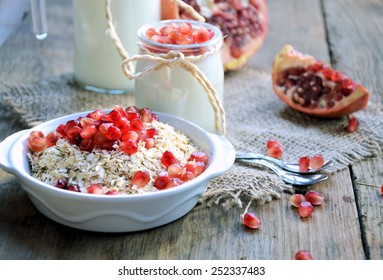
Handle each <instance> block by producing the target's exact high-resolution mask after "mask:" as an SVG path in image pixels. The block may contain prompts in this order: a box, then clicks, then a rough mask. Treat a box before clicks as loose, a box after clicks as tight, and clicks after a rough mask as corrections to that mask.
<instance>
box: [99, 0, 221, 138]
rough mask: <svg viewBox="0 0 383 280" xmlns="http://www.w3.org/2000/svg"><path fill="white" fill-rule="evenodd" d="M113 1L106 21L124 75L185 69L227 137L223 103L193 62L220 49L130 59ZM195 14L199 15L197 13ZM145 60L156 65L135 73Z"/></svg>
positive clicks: (136, 77) (132, 57) (140, 74)
mask: <svg viewBox="0 0 383 280" xmlns="http://www.w3.org/2000/svg"><path fill="white" fill-rule="evenodd" d="M111 1H112V0H106V7H105V10H106V19H107V23H108V27H109V35H110V37H111V39H112V41H113V43H114V45H115V46H116V48H117V51H118V53H119V55H120V56H121V58H122V70H123V73H124V75H125V76H126V77H128V78H129V79H140V78H142V77H143V76H145V75H147V74H149V73H152V72H154V71H157V70H159V69H162V68H164V67H174V66H179V67H181V68H183V69H184V70H186V71H188V72H189V73H191V74H192V75H193V76H194V77H195V78H196V80H197V81H198V82H199V84H200V85H201V86H202V87H203V88H204V89H205V91H206V93H207V96H208V99H209V102H210V104H211V105H212V108H213V110H214V118H215V129H216V130H217V132H219V133H221V134H222V135H225V134H226V117H225V110H224V108H223V106H222V104H221V101H220V100H219V97H218V93H217V91H216V90H215V89H214V87H213V86H212V84H211V83H210V81H209V80H208V79H207V77H206V75H205V74H204V73H203V72H202V71H201V70H200V69H199V68H198V67H197V66H196V65H195V64H194V63H193V62H197V61H200V60H202V59H204V58H206V57H207V56H209V55H212V54H213V53H214V52H216V51H218V50H219V48H215V49H212V50H210V51H207V52H205V53H203V54H202V55H198V56H187V57H186V56H185V55H184V54H183V53H182V52H179V51H169V52H168V53H166V54H158V53H151V52H149V51H147V50H145V51H146V54H139V55H134V56H131V57H129V55H128V52H127V51H126V50H125V48H124V46H123V44H122V42H121V40H120V38H119V36H118V35H117V32H116V29H115V27H114V24H113V17H112V13H111V9H110V2H111ZM176 1H177V3H178V4H179V2H182V1H180V0H176ZM185 5H187V4H185V3H183V4H182V6H183V7H185ZM188 9H189V11H190V9H193V8H192V7H191V6H189V8H188ZM193 10H194V9H193ZM194 12H195V10H194ZM195 13H196V14H198V13H197V12H195ZM142 49H143V48H142ZM143 50H144V49H143ZM143 60H145V61H151V62H155V63H153V66H151V67H147V68H146V69H144V70H143V71H142V72H135V69H134V67H133V63H134V62H137V61H143Z"/></svg>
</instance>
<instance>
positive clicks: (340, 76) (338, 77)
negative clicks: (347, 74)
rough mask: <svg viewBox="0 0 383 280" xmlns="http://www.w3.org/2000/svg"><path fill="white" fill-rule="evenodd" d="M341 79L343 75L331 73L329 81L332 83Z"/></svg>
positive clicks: (335, 72)
mask: <svg viewBox="0 0 383 280" xmlns="http://www.w3.org/2000/svg"><path fill="white" fill-rule="evenodd" d="M342 79H343V74H342V73H341V72H339V71H333V73H332V75H331V80H332V81H334V82H340V81H341V80H342Z"/></svg>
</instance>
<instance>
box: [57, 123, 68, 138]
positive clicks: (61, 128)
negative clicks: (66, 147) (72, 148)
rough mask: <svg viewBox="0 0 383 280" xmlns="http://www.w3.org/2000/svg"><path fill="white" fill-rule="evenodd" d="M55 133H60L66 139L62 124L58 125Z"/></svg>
mask: <svg viewBox="0 0 383 280" xmlns="http://www.w3.org/2000/svg"><path fill="white" fill-rule="evenodd" d="M56 131H57V132H58V133H60V134H61V135H62V136H63V137H64V138H66V137H67V136H66V133H65V126H64V125H63V124H60V125H59V126H58V127H57V128H56Z"/></svg>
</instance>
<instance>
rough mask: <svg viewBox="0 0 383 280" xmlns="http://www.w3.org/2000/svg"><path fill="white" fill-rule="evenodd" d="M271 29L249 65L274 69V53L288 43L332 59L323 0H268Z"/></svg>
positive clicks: (318, 55) (312, 53)
mask: <svg viewBox="0 0 383 280" xmlns="http://www.w3.org/2000/svg"><path fill="white" fill-rule="evenodd" d="M267 5H268V8H269V29H268V33H267V37H266V40H265V42H264V45H263V46H262V48H261V49H260V50H259V52H257V53H256V54H255V56H254V57H253V58H252V59H251V61H250V63H249V66H250V67H252V68H254V69H259V70H262V71H268V72H270V71H271V67H272V61H273V59H274V57H275V55H276V54H277V53H278V52H279V51H280V50H281V48H282V46H283V45H285V44H291V45H293V46H294V47H295V48H296V49H297V50H299V51H301V52H303V53H310V54H311V55H314V56H315V57H317V58H318V59H321V60H322V61H329V53H328V48H327V42H326V33H325V28H324V21H323V17H322V13H321V7H320V1H318V0H306V1H295V0H294V1H284V0H269V1H267Z"/></svg>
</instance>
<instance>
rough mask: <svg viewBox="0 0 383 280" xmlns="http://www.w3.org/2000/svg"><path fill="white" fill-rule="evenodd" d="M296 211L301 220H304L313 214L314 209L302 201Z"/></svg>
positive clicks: (308, 203)
mask: <svg viewBox="0 0 383 280" xmlns="http://www.w3.org/2000/svg"><path fill="white" fill-rule="evenodd" d="M298 211H299V215H300V216H301V217H302V218H306V217H308V216H310V215H311V214H312V213H313V212H314V207H313V206H312V204H311V203H310V202H308V201H303V202H301V204H299V207H298Z"/></svg>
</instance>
